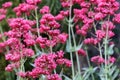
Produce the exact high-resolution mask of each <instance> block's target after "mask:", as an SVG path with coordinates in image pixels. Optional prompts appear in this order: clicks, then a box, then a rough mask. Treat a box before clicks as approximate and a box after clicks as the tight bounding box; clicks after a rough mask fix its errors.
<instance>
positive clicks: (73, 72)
mask: <svg viewBox="0 0 120 80" xmlns="http://www.w3.org/2000/svg"><path fill="white" fill-rule="evenodd" d="M70 3H71V5H70V8H69V22H68V23H69V24H68V34H69V44H70V59H71V62H72V79H73V78H74V77H75V70H74V62H73V54H72V51H71V48H72V44H71V31H70V27H71V25H72V23H71V20H72V18H71V11H72V1H70Z"/></svg>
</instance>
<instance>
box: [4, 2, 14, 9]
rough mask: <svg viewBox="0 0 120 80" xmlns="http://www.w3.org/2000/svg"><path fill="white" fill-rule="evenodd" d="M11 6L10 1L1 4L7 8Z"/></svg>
mask: <svg viewBox="0 0 120 80" xmlns="http://www.w3.org/2000/svg"><path fill="white" fill-rule="evenodd" d="M11 6H12V2H5V3H4V4H2V7H3V8H9V7H11Z"/></svg>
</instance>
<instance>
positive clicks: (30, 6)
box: [13, 0, 41, 16]
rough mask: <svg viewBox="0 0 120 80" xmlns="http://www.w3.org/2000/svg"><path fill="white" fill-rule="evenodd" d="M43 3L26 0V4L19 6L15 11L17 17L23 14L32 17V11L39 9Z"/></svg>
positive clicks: (35, 0)
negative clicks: (39, 4)
mask: <svg viewBox="0 0 120 80" xmlns="http://www.w3.org/2000/svg"><path fill="white" fill-rule="evenodd" d="M38 3H41V0H26V2H24V3H21V4H19V5H18V6H17V7H15V8H14V9H13V11H14V12H15V13H16V15H17V16H21V15H22V14H23V13H24V14H26V15H28V16H29V15H30V13H31V11H34V10H35V9H37V4H38Z"/></svg>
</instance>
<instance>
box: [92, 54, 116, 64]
mask: <svg viewBox="0 0 120 80" xmlns="http://www.w3.org/2000/svg"><path fill="white" fill-rule="evenodd" d="M91 61H92V62H93V63H96V64H97V65H100V64H102V63H105V60H104V58H102V57H100V56H94V57H92V58H91ZM115 61H116V58H115V57H110V58H109V59H108V60H107V61H106V63H105V64H108V63H115Z"/></svg>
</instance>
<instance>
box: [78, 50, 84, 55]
mask: <svg viewBox="0 0 120 80" xmlns="http://www.w3.org/2000/svg"><path fill="white" fill-rule="evenodd" d="M78 54H79V55H81V56H86V52H85V51H84V50H83V49H80V50H78Z"/></svg>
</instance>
